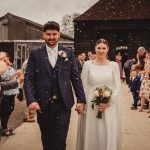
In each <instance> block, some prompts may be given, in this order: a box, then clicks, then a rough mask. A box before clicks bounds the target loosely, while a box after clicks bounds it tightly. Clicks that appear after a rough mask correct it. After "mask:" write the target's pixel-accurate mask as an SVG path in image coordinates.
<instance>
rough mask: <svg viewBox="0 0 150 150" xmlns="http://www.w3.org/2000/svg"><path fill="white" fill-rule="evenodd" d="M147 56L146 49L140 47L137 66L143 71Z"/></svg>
mask: <svg viewBox="0 0 150 150" xmlns="http://www.w3.org/2000/svg"><path fill="white" fill-rule="evenodd" d="M145 56H146V49H145V48H144V47H142V46H141V47H139V48H138V50H137V55H136V58H137V64H138V65H139V66H140V68H141V70H143V69H144V65H145V61H144V58H145Z"/></svg>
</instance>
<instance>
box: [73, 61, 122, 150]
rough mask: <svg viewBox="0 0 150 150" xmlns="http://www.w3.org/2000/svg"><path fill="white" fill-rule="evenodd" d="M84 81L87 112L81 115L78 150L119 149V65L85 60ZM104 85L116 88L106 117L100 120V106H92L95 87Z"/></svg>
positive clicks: (111, 62) (104, 115) (105, 112)
mask: <svg viewBox="0 0 150 150" xmlns="http://www.w3.org/2000/svg"><path fill="white" fill-rule="evenodd" d="M82 82H83V87H84V91H85V95H86V100H87V104H86V112H85V114H84V115H81V116H79V121H78V133H77V145H76V146H77V148H76V149H77V150H119V149H118V143H119V133H120V109H121V107H120V104H121V102H120V99H118V95H119V92H120V88H121V82H120V72H119V67H118V65H117V64H116V63H115V62H113V61H110V62H109V63H108V64H106V65H96V64H94V62H92V61H87V62H85V64H84V66H83V71H82ZM101 85H106V86H109V87H110V88H111V89H112V90H113V96H112V99H111V102H110V106H109V107H108V108H106V109H105V111H104V112H103V116H102V119H97V118H96V115H97V109H96V107H95V108H94V110H93V109H92V108H91V100H92V99H93V94H94V89H95V88H96V87H99V86H101Z"/></svg>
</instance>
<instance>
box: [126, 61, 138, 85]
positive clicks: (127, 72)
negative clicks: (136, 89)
mask: <svg viewBox="0 0 150 150" xmlns="http://www.w3.org/2000/svg"><path fill="white" fill-rule="evenodd" d="M135 62H136V59H134V58H131V59H130V58H129V59H127V60H126V62H125V63H124V72H125V77H126V83H127V84H128V85H129V80H130V71H131V66H132V65H133V64H134V63H135Z"/></svg>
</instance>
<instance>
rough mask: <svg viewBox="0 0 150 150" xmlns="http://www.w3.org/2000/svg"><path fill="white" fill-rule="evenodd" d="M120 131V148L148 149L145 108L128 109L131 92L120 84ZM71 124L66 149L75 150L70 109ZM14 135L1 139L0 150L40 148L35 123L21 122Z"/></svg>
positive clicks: (149, 132) (148, 124) (149, 137)
mask: <svg viewBox="0 0 150 150" xmlns="http://www.w3.org/2000/svg"><path fill="white" fill-rule="evenodd" d="M121 99H122V101H123V102H122V104H123V108H122V131H121V148H120V150H149V149H150V142H149V141H150V119H149V118H148V114H147V113H146V110H145V111H144V112H138V110H132V111H131V110H130V106H131V99H132V97H131V94H130V93H128V88H127V86H126V85H125V84H124V83H123V84H122V97H121ZM72 112H73V113H72V117H71V124H70V129H69V134H68V139H67V150H75V145H76V144H75V143H76V142H75V141H76V126H77V114H76V113H75V112H74V109H73V110H72ZM15 133H16V135H15V136H12V137H9V138H8V139H7V140H4V138H3V139H2V141H3V142H2V141H1V142H0V143H1V144H0V150H12V149H14V150H20V149H21V150H26V149H29V150H42V147H41V142H40V133H39V130H38V125H37V124H36V123H23V124H22V125H21V126H19V127H18V128H17V129H16V130H15Z"/></svg>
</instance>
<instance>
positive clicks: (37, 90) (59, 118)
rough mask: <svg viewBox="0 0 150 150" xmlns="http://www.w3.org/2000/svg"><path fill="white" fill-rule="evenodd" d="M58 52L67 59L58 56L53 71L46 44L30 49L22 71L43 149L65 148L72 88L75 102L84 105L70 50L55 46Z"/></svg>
mask: <svg viewBox="0 0 150 150" xmlns="http://www.w3.org/2000/svg"><path fill="white" fill-rule="evenodd" d="M60 50H61V51H65V52H66V54H67V58H68V60H66V59H65V58H63V57H62V56H60V55H58V59H57V62H56V66H55V67H54V68H52V66H51V64H50V62H49V59H48V54H47V50H46V45H44V46H42V47H40V48H37V49H34V50H32V51H31V52H30V55H29V60H28V64H27V68H26V71H25V81H24V90H25V96H26V100H27V104H28V105H29V104H31V103H33V102H38V104H39V105H40V108H41V112H42V113H39V112H38V113H37V119H38V123H39V126H40V130H41V137H42V143H43V150H50V149H52V150H65V149H66V148H65V147H66V137H67V131H68V127H69V121H70V112H71V108H72V106H73V104H74V97H73V91H72V85H73V88H74V91H75V95H76V97H77V102H78V103H86V102H85V94H84V91H83V86H82V82H81V78H80V75H79V72H78V68H77V64H76V60H75V57H74V54H73V51H72V50H70V49H67V48H65V47H63V46H62V45H60V44H58V51H60ZM71 83H72V85H71ZM54 89H55V90H54ZM54 92H55V93H54ZM54 94H57V96H58V98H57V100H54V99H53V95H54Z"/></svg>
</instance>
